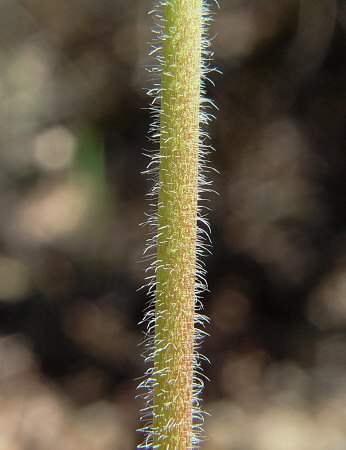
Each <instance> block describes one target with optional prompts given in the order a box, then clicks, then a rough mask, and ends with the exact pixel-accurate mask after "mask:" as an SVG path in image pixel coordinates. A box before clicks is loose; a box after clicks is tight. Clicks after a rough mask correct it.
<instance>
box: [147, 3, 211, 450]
mask: <svg viewBox="0 0 346 450" xmlns="http://www.w3.org/2000/svg"><path fill="white" fill-rule="evenodd" d="M205 1H206V0H161V2H160V6H161V11H162V18H161V24H162V30H161V33H160V34H159V36H160V39H161V40H162V47H161V54H160V57H159V61H160V65H161V67H160V70H161V79H160V84H159V86H158V88H157V89H154V91H155V93H156V94H157V99H156V100H158V103H159V105H158V109H157V111H156V112H157V116H158V124H157V128H158V135H159V137H160V154H159V157H156V159H157V160H158V161H159V180H158V183H157V189H156V190H155V193H157V194H158V207H157V225H156V226H157V229H156V231H157V234H156V236H155V239H154V245H156V246H157V249H156V260H155V262H154V265H153V268H154V270H155V275H154V276H153V277H152V280H151V283H150V284H151V289H152V291H153V293H154V305H155V307H154V313H153V314H152V313H151V312H149V314H148V315H147V317H149V319H150V325H149V334H151V344H150V346H151V352H152V353H151V355H150V359H151V360H152V367H151V369H149V371H148V374H149V377H148V380H147V381H146V382H144V383H143V384H142V386H144V387H146V388H148V387H149V389H150V394H151V396H150V398H149V400H148V409H149V418H148V421H149V423H148V427H147V428H145V429H144V431H145V432H146V434H147V440H146V442H145V444H143V446H141V447H140V448H160V449H169V450H188V449H189V450H190V449H192V448H193V446H194V445H196V444H197V443H198V433H197V431H198V427H199V424H198V423H197V421H198V420H200V412H199V409H198V398H197V396H198V393H199V391H200V389H201V386H202V383H201V382H200V381H199V380H198V378H197V375H198V374H197V370H198V361H197V347H198V342H197V340H198V338H199V332H198V331H197V330H196V328H195V326H196V323H200V322H201V317H202V316H200V315H199V314H197V312H196V302H197V296H198V295H197V294H198V291H199V287H200V284H199V281H198V279H199V277H200V275H201V274H203V269H202V268H201V267H200V265H199V264H198V261H197V257H196V255H197V254H198V253H199V252H200V240H199V234H200V232H199V231H200V230H198V228H197V223H198V219H199V217H198V211H199V204H198V199H199V196H200V191H201V190H202V188H201V183H203V176H202V175H201V173H200V172H201V161H200V159H201V157H202V156H201V149H202V147H204V145H203V139H202V137H201V132H200V124H201V122H203V123H205V122H206V121H207V115H206V114H205V113H203V114H202V113H201V104H202V100H203V99H202V93H203V89H202V87H201V86H202V78H203V76H204V74H205V72H206V64H205V62H204V60H203V55H204V54H205V53H206V47H207V44H206V40H205V38H204V35H203V31H204V25H205V22H206V5H205ZM203 221H204V219H202V222H203ZM149 247H150V246H149ZM149 278H150V277H149ZM144 411H145V412H147V410H146V409H145V410H144ZM195 422H196V423H195Z"/></svg>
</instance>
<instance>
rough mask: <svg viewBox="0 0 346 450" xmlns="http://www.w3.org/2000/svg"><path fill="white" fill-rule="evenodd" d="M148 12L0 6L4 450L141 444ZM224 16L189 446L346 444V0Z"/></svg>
mask: <svg viewBox="0 0 346 450" xmlns="http://www.w3.org/2000/svg"><path fill="white" fill-rule="evenodd" d="M151 5H152V3H151V2H147V1H142V0H51V1H47V0H1V3H0V448H1V450H58V449H59V450H61V449H64V450H130V449H134V448H135V446H136V445H137V443H138V442H139V441H140V436H139V435H138V434H137V433H136V432H135V430H136V428H138V427H139V426H140V425H139V423H138V416H139V413H138V410H139V409H140V407H141V406H142V404H141V402H140V401H139V400H135V395H136V385H137V384H138V381H136V378H138V377H140V376H141V375H142V374H143V373H144V370H145V367H144V364H143V360H142V358H141V352H142V351H143V349H142V347H140V346H139V343H140V342H141V341H142V338H143V335H142V333H143V331H144V328H143V326H142V327H139V326H138V325H137V324H138V322H139V321H140V320H141V318H142V315H143V313H142V311H143V309H144V307H145V303H146V295H145V290H142V291H137V289H138V288H139V287H140V286H141V285H142V284H143V283H144V277H145V274H144V269H145V265H144V264H143V263H141V260H142V251H143V249H144V246H145V239H146V230H145V228H143V227H140V226H139V224H140V223H141V222H144V221H145V211H147V210H148V204H147V201H146V200H145V194H146V192H147V191H148V190H149V188H150V185H149V183H148V182H147V181H146V179H145V177H144V176H141V175H140V172H141V171H143V170H145V167H146V164H147V159H146V158H145V157H144V156H143V155H142V153H143V152H144V151H145V150H144V149H148V148H149V149H150V148H151V144H150V143H149V142H148V139H147V135H148V128H149V124H150V118H149V112H148V109H147V107H148V104H149V99H148V97H147V96H146V94H145V89H144V88H148V87H150V74H149V73H148V72H147V71H146V70H145V66H147V65H149V64H151V63H152V60H151V59H150V57H148V52H149V46H148V44H147V42H148V41H149V40H150V39H151V33H150V31H149V28H150V27H151V26H152V21H151V18H150V17H149V16H148V15H147V12H148V10H149V9H150V8H151ZM220 6H221V10H220V11H219V12H217V8H216V7H213V12H215V13H216V12H217V14H216V20H215V22H214V24H213V25H212V29H211V35H212V36H213V43H212V45H213V49H214V51H215V66H216V67H217V68H218V69H219V70H220V71H222V73H223V75H220V74H218V73H215V74H214V75H212V79H213V80H214V82H215V87H213V86H212V85H211V84H210V85H208V95H209V96H210V97H211V98H212V99H214V100H215V102H216V104H217V105H218V107H219V111H217V112H216V116H217V120H216V121H214V122H213V123H212V125H211V126H210V129H209V132H210V135H211V138H212V143H213V146H214V147H215V148H216V152H213V153H212V155H211V157H210V159H211V166H213V167H214V168H216V169H218V170H219V172H220V174H219V175H217V174H215V175H212V176H213V177H214V189H215V190H216V191H217V192H218V193H219V194H220V195H219V196H217V195H213V194H211V195H210V200H211V206H212V212H211V213H210V222H211V228H212V239H213V243H214V245H213V255H212V256H210V257H209V258H208V259H207V268H208V272H209V274H208V281H209V287H210V292H208V293H207V295H206V296H205V309H206V313H207V314H208V315H209V316H210V318H211V324H210V326H208V332H209V333H210V335H211V337H210V338H208V339H207V340H206V341H205V344H204V347H203V353H204V354H205V355H206V356H207V357H208V358H209V359H210V360H211V364H210V365H206V366H205V373H206V375H207V376H208V377H209V378H210V379H211V382H210V383H207V384H206V388H205V391H204V398H205V408H206V410H207V411H208V412H209V413H210V414H211V416H210V417H208V418H207V420H206V426H205V429H206V434H207V437H208V440H207V441H206V442H205V443H204V444H203V446H202V447H203V449H205V450H311V449H314V450H331V449H333V450H344V449H345V448H346V201H345V194H346V139H345V137H346V126H345V125H346V61H345V55H346V4H345V2H343V1H337V0H256V1H255V0H252V1H251V0H223V1H221V5H220Z"/></svg>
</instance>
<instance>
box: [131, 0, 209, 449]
mask: <svg viewBox="0 0 346 450" xmlns="http://www.w3.org/2000/svg"><path fill="white" fill-rule="evenodd" d="M179 2H180V3H181V2H182V0H158V1H157V2H156V3H157V4H156V6H155V8H154V9H153V10H152V11H150V14H151V15H152V16H153V18H154V22H155V26H154V29H153V32H154V35H155V38H154V40H153V43H152V50H151V55H152V56H153V58H155V60H156V64H155V65H153V67H151V68H150V73H151V74H152V83H153V87H152V88H151V89H150V90H149V91H148V94H149V95H150V96H151V98H152V100H151V104H150V110H151V119H152V122H151V126H150V130H149V131H150V140H151V141H152V142H153V143H154V145H155V146H156V147H158V146H161V147H164V146H167V145H170V143H171V142H172V140H174V138H173V137H172V135H171V133H170V131H171V130H170V128H169V126H167V122H168V121H167V120H166V121H165V120H164V110H165V109H166V108H169V107H170V105H167V104H166V103H165V98H166V94H170V95H171V94H172V95H171V97H170V100H172V101H173V102H174V101H177V98H174V96H173V94H174V91H173V90H172V92H167V89H169V87H167V83H166V84H165V83H164V82H163V79H164V78H165V79H166V80H167V79H169V78H170V77H173V76H174V75H173V73H172V72H171V71H170V70H167V64H166V61H165V55H164V51H163V49H164V46H165V42H166V41H167V40H169V39H171V37H172V36H169V35H167V34H166V25H167V20H166V18H165V14H164V12H165V8H170V10H171V11H174V6H175V5H176V4H178V3H179ZM198 2H200V4H201V7H202V9H201V23H202V29H201V40H200V44H201V48H200V55H201V58H200V67H199V74H200V75H199V92H198V94H197V95H198V96H199V98H198V99H197V100H198V124H199V125H198V130H197V132H198V173H197V180H196V183H197V197H196V201H197V207H196V221H195V222H196V226H197V229H196V230H195V240H194V253H195V258H196V260H195V261H194V274H193V277H194V281H193V283H194V295H193V297H194V298H193V304H194V307H193V308H194V312H193V314H194V315H193V318H194V328H193V334H194V335H193V355H192V357H193V374H192V378H191V379H192V385H191V390H192V419H191V421H192V427H191V428H192V436H191V445H192V447H193V448H198V445H199V443H200V441H201V439H202V436H203V434H202V427H203V422H204V414H205V413H204V412H203V410H202V409H201V405H200V403H201V402H200V394H201V391H202V390H203V387H204V382H203V379H202V378H205V377H204V375H203V373H202V369H201V361H208V360H207V358H205V357H203V356H202V355H201V354H200V353H199V350H200V346H201V342H202V340H203V338H204V336H206V335H207V333H206V332H205V331H204V330H203V327H204V326H205V323H206V322H207V321H208V318H207V317H206V316H204V315H203V314H201V311H202V310H203V305H202V302H201V296H202V294H203V293H204V292H205V290H207V282H206V279H205V276H206V270H205V264H204V260H203V258H204V256H205V255H206V254H207V253H210V245H211V241H210V227H209V223H208V219H207V212H208V210H209V208H208V207H207V206H206V205H205V204H204V203H205V202H206V201H207V200H208V199H207V198H206V196H205V194H206V193H209V192H213V191H212V190H211V188H210V185H211V182H210V181H209V180H208V179H207V177H206V174H207V173H208V172H209V171H210V168H209V166H208V161H207V156H208V154H209V153H210V151H211V149H212V148H211V146H210V145H209V144H208V140H209V137H208V134H207V132H206V131H205V126H206V125H207V124H208V123H209V121H210V120H211V119H213V118H214V117H213V115H212V114H210V112H209V111H210V108H213V107H215V105H214V103H213V102H212V101H211V100H210V99H208V98H207V96H206V90H205V83H206V82H207V81H210V80H209V78H208V75H209V74H210V72H212V71H213V70H212V69H211V68H210V61H211V58H212V52H211V51H210V41H209V39H208V35H207V29H208V26H209V23H210V21H211V20H212V16H211V13H210V8H209V2H208V1H207V0H198ZM191 8H192V7H191ZM173 32H174V31H173ZM165 86H166V87H165ZM146 156H148V157H149V158H150V161H149V164H148V167H147V170H146V171H145V172H144V173H145V174H146V175H147V176H148V178H149V179H150V180H151V182H152V187H151V189H150V191H149V193H148V194H147V195H148V198H149V200H150V213H149V214H148V215H147V221H146V222H145V224H146V226H147V227H148V229H149V237H148V239H147V243H146V249H145V251H144V260H145V262H146V263H147V264H148V267H147V269H146V273H147V276H146V282H147V284H146V286H147V290H148V297H149V302H148V306H147V308H146V311H145V314H144V318H143V321H142V322H145V323H146V324H147V331H146V333H145V340H144V349H145V350H144V354H143V356H144V360H145V363H146V364H148V365H149V368H148V369H147V371H146V373H145V376H144V379H143V381H141V383H140V384H139V386H138V389H140V390H143V394H140V396H142V397H144V402H145V406H144V408H143V409H142V410H141V420H142V422H143V427H142V428H141V430H140V431H142V432H143V433H144V434H145V439H144V442H143V443H142V444H141V445H139V446H138V448H140V449H151V448H166V449H170V450H173V449H177V450H178V448H179V449H180V447H178V446H177V445H175V444H171V441H170V440H169V439H170V437H169V435H170V433H171V430H172V429H177V428H179V427H181V426H182V424H181V423H180V422H179V419H177V418H176V417H174V416H172V417H170V418H169V419H167V420H166V422H164V424H165V425H164V427H162V426H161V427H159V426H157V425H155V423H159V424H161V422H162V421H163V419H162V414H164V413H162V407H160V406H159V405H155V401H154V397H155V395H156V397H157V399H159V402H161V403H162V401H164V405H165V408H167V409H168V410H169V409H170V408H173V407H174V404H175V402H177V401H178V395H177V394H175V396H173V397H169V396H168V395H167V399H166V401H165V399H164V400H162V398H163V397H165V396H166V394H167V391H168V390H169V389H170V386H171V385H172V384H175V383H176V381H177V379H174V377H173V378H172V371H171V368H170V367H169V362H170V361H169V360H168V359H167V366H163V367H161V366H159V365H158V364H157V361H158V360H160V357H161V356H162V355H163V354H164V355H167V354H169V352H170V351H171V350H172V351H173V352H174V351H176V350H177V348H176V344H175V343H174V342H172V341H170V340H169V339H168V338H167V336H168V335H169V329H168V328H162V327H161V328H160V326H159V324H160V322H163V319H164V317H165V316H166V315H168V322H167V323H169V321H172V320H174V317H172V314H173V313H172V311H175V309H174V308H178V307H179V306H180V304H179V301H178V300H179V292H177V288H176V286H175V285H174V286H172V282H171V281H170V280H171V279H174V274H175V273H176V272H177V271H178V269H177V267H175V266H172V265H171V264H170V263H169V262H168V261H167V260H166V259H165V258H164V257H162V258H161V257H160V256H159V253H160V252H159V250H158V248H159V247H160V246H163V245H170V252H171V254H174V253H176V252H179V248H180V247H179V246H178V245H177V246H174V242H173V243H172V239H173V238H172V236H171V235H170V234H169V231H170V227H171V225H170V224H169V223H164V224H162V220H161V221H160V218H161V217H162V215H163V214H165V212H166V210H167V209H168V208H169V206H167V205H165V204H164V203H163V202H162V201H160V200H159V198H160V196H161V197H163V194H162V191H163V190H166V191H167V190H169V192H168V194H169V195H170V196H172V197H174V196H175V195H179V194H178V193H177V191H178V187H177V186H176V185H175V184H174V182H170V181H168V182H167V181H166V183H165V182H163V181H162V179H163V178H164V176H165V173H167V170H168V169H167V167H166V166H165V164H167V163H169V164H170V165H171V166H170V170H173V171H177V170H179V169H178V168H177V164H176V163H175V162H174V158H173V157H172V156H171V155H170V154H164V153H163V152H160V151H159V150H155V151H149V152H147V153H146ZM172 168H173V169H172ZM179 189H183V187H182V186H179ZM168 194H167V195H168ZM173 261H174V260H173ZM158 273H164V274H165V275H164V276H161V278H160V277H159V276H158ZM170 277H171V278H170ZM160 280H161V281H160ZM166 288H167V289H170V291H171V292H172V301H171V303H170V305H166V304H165V302H164V301H162V299H161V296H162V292H164V291H165V289H166ZM173 294H174V295H175V296H176V297H174V295H173ZM175 298H177V299H178V300H177V302H175V300H174V299H175ZM142 322H141V323H142ZM167 327H169V325H167ZM172 355H173V353H172ZM172 359H173V356H172ZM165 379H166V380H169V381H168V384H167V386H166V387H165V388H160V389H161V390H160V389H159V388H158V386H159V385H160V386H161V385H162V386H163V385H164V383H163V381H162V380H165ZM165 389H166V390H165ZM168 397H169V399H168ZM161 406H162V405H161ZM160 411H161V412H160ZM185 448H186V449H187V448H191V446H189V447H188V446H185V447H184V449H185ZM181 450H183V447H181Z"/></svg>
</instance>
